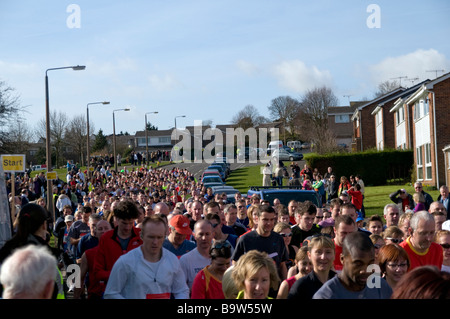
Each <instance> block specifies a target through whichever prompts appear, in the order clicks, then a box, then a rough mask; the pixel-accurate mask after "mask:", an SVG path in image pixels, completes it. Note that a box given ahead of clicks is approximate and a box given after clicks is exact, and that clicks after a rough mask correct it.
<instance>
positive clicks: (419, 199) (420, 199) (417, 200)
mask: <svg viewBox="0 0 450 319" xmlns="http://www.w3.org/2000/svg"><path fill="white" fill-rule="evenodd" d="M413 200H414V205H415V206H414V213H417V212H420V211H421V210H425V197H424V196H423V194H422V193H414V194H413Z"/></svg>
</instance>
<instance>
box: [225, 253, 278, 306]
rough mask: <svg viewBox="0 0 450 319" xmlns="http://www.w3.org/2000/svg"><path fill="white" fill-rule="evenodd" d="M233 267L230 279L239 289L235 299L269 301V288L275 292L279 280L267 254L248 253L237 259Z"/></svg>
mask: <svg viewBox="0 0 450 319" xmlns="http://www.w3.org/2000/svg"><path fill="white" fill-rule="evenodd" d="M234 267H235V269H233V272H232V277H233V279H234V282H235V284H236V286H237V288H238V289H239V293H238V296H237V299H271V297H269V291H270V288H272V289H273V290H276V289H277V288H278V285H279V281H280V279H279V277H278V274H277V270H276V268H275V265H274V263H273V260H272V258H270V257H269V256H268V255H267V253H265V252H261V251H257V250H252V251H249V252H248V253H246V254H244V255H242V257H240V258H239V260H238V262H237V263H236V265H235V266H234Z"/></svg>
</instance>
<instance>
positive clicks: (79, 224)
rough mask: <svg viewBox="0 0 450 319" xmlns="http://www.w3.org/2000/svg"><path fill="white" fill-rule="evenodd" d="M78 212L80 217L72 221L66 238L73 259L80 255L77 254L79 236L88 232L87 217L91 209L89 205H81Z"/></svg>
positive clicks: (89, 230)
mask: <svg viewBox="0 0 450 319" xmlns="http://www.w3.org/2000/svg"><path fill="white" fill-rule="evenodd" d="M78 212H79V213H80V214H81V219H80V220H76V221H74V222H73V224H72V226H70V229H69V234H68V238H69V240H70V245H71V246H72V254H73V257H74V258H75V260H77V259H78V258H80V257H81V255H78V243H79V242H80V240H81V237H83V236H85V235H87V234H89V233H90V232H91V229H90V227H89V218H90V216H91V213H92V209H91V207H89V206H83V207H81V208H80V209H79V210H78Z"/></svg>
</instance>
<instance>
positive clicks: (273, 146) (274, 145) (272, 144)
mask: <svg viewBox="0 0 450 319" xmlns="http://www.w3.org/2000/svg"><path fill="white" fill-rule="evenodd" d="M282 147H283V141H272V142H270V143H269V146H268V147H267V155H270V154H271V153H272V151H273V150H278V149H280V148H282Z"/></svg>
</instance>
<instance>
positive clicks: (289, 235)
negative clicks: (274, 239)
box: [280, 233, 292, 237]
mask: <svg viewBox="0 0 450 319" xmlns="http://www.w3.org/2000/svg"><path fill="white" fill-rule="evenodd" d="M280 235H281V237H291V236H292V233H287V234H285V233H280Z"/></svg>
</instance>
